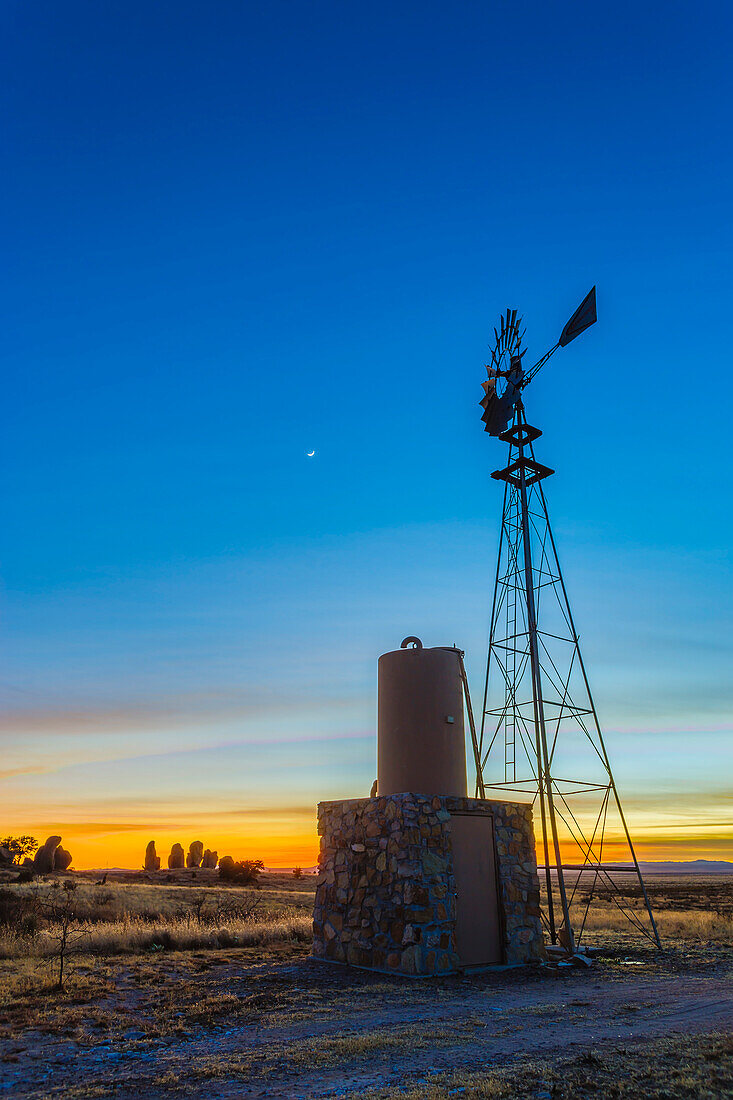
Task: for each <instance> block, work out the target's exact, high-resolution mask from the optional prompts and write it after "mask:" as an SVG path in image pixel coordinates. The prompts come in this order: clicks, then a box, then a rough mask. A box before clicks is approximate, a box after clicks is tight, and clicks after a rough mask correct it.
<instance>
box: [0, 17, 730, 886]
mask: <svg viewBox="0 0 733 1100" xmlns="http://www.w3.org/2000/svg"><path fill="white" fill-rule="evenodd" d="M2 21H3V34H2V37H1V39H0V51H1V52H2V58H1V61H2V65H1V71H2V74H3V76H2V80H1V84H0V86H1V87H2V97H3V104H2V115H1V116H0V118H1V121H0V126H1V127H2V134H1V137H2V142H1V147H2V150H3V154H2V158H3V170H2V200H3V201H2V204H0V218H2V239H3V246H4V247H3V252H4V258H5V259H4V264H3V276H2V278H3V287H2V297H1V299H0V300H1V301H2V306H3V311H4V319H3V335H4V341H3V342H4V363H5V367H4V384H3V401H2V418H3V424H2V431H1V432H0V448H1V449H2V455H1V458H0V469H1V470H2V521H3V522H2V529H1V532H0V540H1V548H2V558H1V561H0V580H1V582H2V592H1V594H0V611H1V612H2V622H1V625H0V662H1V664H0V687H1V691H2V701H3V713H4V718H3V719H2V733H0V737H1V738H2V742H1V744H2V757H3V761H4V763H3V769H2V771H3V780H2V782H3V787H4V791H3V798H2V801H3V802H4V804H5V807H6V815H7V820H6V821H3V822H0V825H7V827H8V828H13V829H15V828H19V827H22V826H25V825H32V826H33V827H34V828H37V829H38V830H42V829H43V828H45V827H46V826H48V829H49V831H50V829H51V828H52V827H53V826H54V823H59V822H60V823H62V824H63V825H64V826H65V828H66V833H67V835H69V836H76V837H77V838H78V839H77V841H76V847H75V851H77V852H78V855H79V858H78V859H77V862H78V863H79V864H81V865H83V863H84V861H85V860H86V861H87V862H89V861H93V862H94V861H96V862H97V863H98V862H100V861H103V860H104V859H107V860H109V859H118V858H119V859H120V860H123V859H128V860H129V859H133V860H134V859H136V858H137V856H136V855H135V854H134V853H136V852H137V850H138V849H139V848H140V845H141V843H142V842H144V841H146V840H147V839H148V837H149V835H160V836H167V835H168V832H167V830H168V831H169V830H171V829H173V830H175V829H178V830H179V832H180V831H181V829H182V830H183V832H184V833H186V835H188V832H186V830H188V831H189V832H190V829H189V824H190V828H194V826H195V827H197V828H202V829H204V830H208V832H206V835H205V836H204V839H205V840H206V842H207V844H208V842H209V838H213V840H216V839H217V837H218V838H219V840H220V843H221V844H223V843H227V842H229V841H231V843H232V844H234V843H235V842H236V841H237V840H238V839H239V840H241V845H242V846H243V849H244V848H246V849H247V850H248V851H249V850H251V849H252V846H253V845H259V846H260V847H259V848H258V851H260V850H261V851H262V852H264V853H265V854H266V856H267V858H269V859H270V862H277V858H280V861H281V862H284V863H287V862H292V860H293V859H295V858H304V859H305V858H308V859H310V858H312V852H313V851H314V843H313V832H314V822H313V805H314V803H315V802H316V801H317V800H318V799H319V798H323V797H337V796H350V795H356V794H361V793H364V792H366V791H368V789H369V786H370V784H371V781H372V778H373V773H374V741H373V734H374V725H375V679H376V658H377V655H378V654H379V653H380V652H382V651H383V650H385V649H390V648H393V647H394V646H395V645H396V644H398V643H399V641H400V639H401V638H402V637H403V636H404V635H405V634H411V633H417V634H420V635H421V636H422V637H423V639H424V640H425V642H426V644H451V643H453V642H454V641H455V642H457V643H458V644H460V645H461V646H463V647H465V648H466V650H467V655H468V664H469V672H470V674H471V677H472V682H473V684H474V690H475V691H478V684H479V681H480V680H481V676H482V665H483V663H484V661H485V646H486V634H487V626H488V612H489V607H488V604H489V599H490V587H491V582H492V571H493V561H494V556H495V552H496V541H497V539H496V536H497V529H498V520H499V507H500V489H499V487H498V485H497V484H496V483H495V482H492V481H491V480H490V479H489V477H488V474H489V472H490V471H491V470H492V469H494V468H496V466H497V465H499V464H500V463H501V461H502V458H503V453H502V449H501V447H500V446H499V445H498V444H497V443H496V442H495V441H492V440H490V439H489V438H488V437H487V436H485V435H484V434H483V432H482V430H481V428H482V425H481V423H480V420H479V414H480V410H479V409H478V405H477V402H478V399H479V397H480V396H481V391H480V388H479V383H480V381H481V380H482V378H483V377H484V373H483V363H484V362H485V360H486V358H487V355H488V351H487V344H488V341H489V335H490V333H491V329H492V326H493V324H494V323H495V320H496V315H497V314H498V312H499V311H500V310H501V309H503V308H506V306H507V305H512V306H517V307H519V308H520V310H521V311H522V312H523V313H524V315H525V320H526V324H527V342H528V344H529V348H530V355H532V354H533V353H536V358H539V356H540V355H541V354H542V353H543V352H544V350H545V349H546V348H547V347H548V346H549V345H551V344H553V343H554V342H555V340H556V339H557V336H558V334H559V331H560V328H561V327H562V325H563V323H564V322H565V320H566V319H567V317H568V316H569V315H570V313H571V312H572V311H573V310H574V309H575V307H576V305H577V304H578V303H579V301H580V300H581V298H582V297H583V296H584V295H585V293H586V292H587V290H588V289H589V287H590V286H591V285H592V284H593V283H597V285H598V310H599V322H598V324H597V325H596V326H595V327H594V328H592V329H591V330H589V331H588V332H587V333H586V334H584V335H583V336H582V337H581V338H580V339H579V340H578V341H576V342H575V343H573V344H572V345H570V346H569V347H568V348H567V349H565V350H564V351H563V352H561V353H559V354H558V355H557V356H556V357H555V359H553V361H552V363H551V365H550V366H548V367H547V369H546V371H544V372H543V373H542V374H541V375H540V376H539V377H538V379H537V381H536V382H534V383H533V385H532V388H531V390H530V391H529V392H528V397H527V407H528V414H529V416H530V419H531V420H533V421H534V422H536V423H539V424H540V426H542V427H543V429H544V436H543V438H542V440H541V441H540V443H539V445H538V457H539V458H540V459H541V460H542V461H545V462H547V463H548V464H549V465H550V466H552V467H554V468H555V469H556V470H557V471H558V472H557V475H556V476H555V477H554V478H552V480H551V482H549V483H548V486H547V492H548V496H549V500H550V506H551V508H552V513H553V516H554V522H555V526H556V530H557V536H558V543H559V550H560V553H561V557H562V560H563V564H564V568H565V571H566V574H567V581H568V587H569V590H570V595H571V598H572V599H573V602H574V607H575V612H576V618H577V621H578V627H579V630H580V631H581V634H582V639H583V643H584V646H585V651H586V660H587V663H588V665H589V667H590V670H591V676H592V681H593V684H594V686H595V689H596V694H597V702H598V704H599V707H600V710H601V715H602V717H603V719H604V722H605V725H606V727H607V729H608V733H609V746H610V750H611V754H612V757H613V759H614V760H615V761H616V764H617V768H618V772H619V780H620V785H621V787H622V791H623V790H625V791H626V792H627V802H628V803H629V807H630V817H631V820H632V824H635V826H636V831H637V833H638V835H639V837H640V845H641V848H642V851H643V852H646V853H648V854H655V855H656V854H660V853H662V852H664V853H667V854H672V855H674V854H675V853H678V852H683V854H684V853H694V854H696V855H700V854H710V853H715V854H720V853H722V852H726V853H727V854H731V853H733V840H731V836H733V826H732V825H731V821H732V820H733V812H732V805H731V803H732V801H733V799H731V794H730V776H731V765H732V764H733V759H732V756H733V754H732V753H731V748H730V733H731V709H730V704H731V677H730V667H731V650H732V648H733V646H732V644H731V567H730V553H729V547H730V543H731V533H732V531H731V528H732V524H731V504H730V499H731V498H730V494H731V484H730V482H731V478H730V459H729V452H730V441H729V436H730V424H731V396H732V394H733V382H732V381H731V364H730V361H729V360H730V354H729V339H730V333H729V330H730V322H731V306H730V300H731V289H732V287H731V260H730V257H731V254H732V246H733V240H732V238H733V232H732V220H731V177H732V176H733V147H732V144H731V136H730V135H731V105H732V104H733V77H732V76H731V66H730V41H731V34H732V33H733V14H732V13H731V8H730V6H729V5H727V4H724V3H706V2H702V3H695V4H692V3H666V4H664V5H662V4H659V3H657V4H641V5H640V4H638V3H635V4H631V3H618V4H615V5H611V6H605V7H603V6H599V5H589V4H580V3H564V4H553V3H550V4H547V3H539V2H537V3H515V4H511V5H510V4H503V3H502V4H486V3H483V4H479V3H461V4H448V3H429V2H428V3H426V2H422V3H420V4H417V3H414V4H413V3H399V2H398V3H392V4H370V5H355V4H337V3H330V2H329V3H325V2H294V0H290V2H288V3H283V2H279V0H271V2H270V3H268V4H254V3H244V2H240V3H233V2H221V3H217V4H203V3H198V4H194V3H185V2H177V3H175V4H174V3H170V2H160V3H154V4H148V3H146V4H143V3H139V2H138V3H126V4H122V3H111V2H108V3H104V4H95V3H92V2H87V3H76V2H70V3H65V4H62V5H59V4H55V3H49V2H37V3H34V4H24V3H20V2H19V0H11V2H8V3H6V4H5V5H4V8H3V13H2ZM313 449H315V451H316V454H315V456H314V457H313V458H312V459H311V458H307V457H306V452H307V451H310V450H313ZM217 814H219V815H221V820H222V825H221V828H219V826H218V825H215V824H213V823H215V821H216V815H217ZM196 815H199V816H198V817H197V816H196ZM217 830H219V831H218V832H217ZM143 834H144V837H143ZM173 838H174V839H178V835H177V834H176V835H175V836H174V837H173ZM181 838H182V839H183V836H182V837H181ZM232 838H233V839H232ZM190 839H192V836H191V837H190ZM268 844H269V845H270V847H269V848H268V847H267V845H268ZM298 845H300V847H298ZM212 846H214V845H213V844H212ZM131 853H132V854H131ZM278 853H279V857H278ZM252 854H255V853H254V852H252ZM291 857H292V858H291Z"/></svg>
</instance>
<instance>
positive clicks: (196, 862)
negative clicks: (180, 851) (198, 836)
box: [186, 840, 204, 867]
mask: <svg viewBox="0 0 733 1100" xmlns="http://www.w3.org/2000/svg"><path fill="white" fill-rule="evenodd" d="M203 856H204V846H203V844H202V843H201V841H200V840H194V841H193V843H192V844H191V845H190V846H189V849H188V855H187V856H186V866H187V867H200V866H201V860H202V859H203Z"/></svg>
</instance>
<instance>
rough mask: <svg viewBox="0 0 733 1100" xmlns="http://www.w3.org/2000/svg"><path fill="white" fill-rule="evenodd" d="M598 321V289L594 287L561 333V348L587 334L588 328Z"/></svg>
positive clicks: (559, 341)
mask: <svg viewBox="0 0 733 1100" xmlns="http://www.w3.org/2000/svg"><path fill="white" fill-rule="evenodd" d="M597 320H598V315H597V313H596V288H595V287H592V288H591V290H589V291H588V293H587V294H586V296H585V298H584V299H583V301H582V302H581V303H580V305H579V306H578V308H577V309H576V311H575V313H574V314H573V316H572V317H571V318H570V320H569V321H568V323H567V324H566V326H565V328H564V329H563V330H562V332H561V333H560V339H559V340H558V344H559V345H560V347H561V348H564V347H565V345H566V344H569V343H570V341H571V340H574V339H575V337H576V336H580V334H581V332H585V330H586V329H587V328H590V326H591V325H594V324H595V323H596V321H597Z"/></svg>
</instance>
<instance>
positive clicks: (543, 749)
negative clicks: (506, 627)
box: [517, 405, 575, 951]
mask: <svg viewBox="0 0 733 1100" xmlns="http://www.w3.org/2000/svg"><path fill="white" fill-rule="evenodd" d="M517 424H518V425H519V426H520V427H521V424H522V407H521V405H520V406H519V407H518V410H517ZM523 458H524V444H523V443H522V442H521V436H520V442H519V459H520V464H519V495H520V501H521V505H522V544H523V548H524V584H525V595H526V599H527V631H528V634H529V659H530V666H531V672H532V694H533V706H534V716H535V723H534V726H535V739H536V746H537V777H538V779H539V790H540V798H542V791H543V788H544V793H545V796H546V798H547V810H548V816H549V818H550V829H551V832H552V846H553V849H554V853H555V871H556V874H557V886H558V890H559V892H560V904H561V906H562V914H563V921H564V925H565V934H566V936H567V940H568V942H567V947H568V949H569V950H570V951H574V950H575V941H574V937H573V929H572V925H571V923H570V910H569V907H568V899H567V892H566V890H565V876H564V874H563V867H562V858H561V856H560V842H559V839H558V835H557V821H556V819H555V803H554V800H553V797H552V777H551V775H550V759H549V755H548V752H547V730H546V727H545V708H544V705H543V701H542V674H541V672H540V660H539V653H538V650H537V615H536V612H535V601H534V576H533V573H532V547H531V545H530V538H531V533H530V525H529V509H528V507H527V480H526V472H525V468H524V465H523V464H522V459H523ZM540 808H541V809H542V805H541V804H540ZM542 817H543V822H542V833H543V840H544V844H545V875H546V879H547V906H548V916H549V917H550V928H551V936H552V942H553V943H555V936H554V934H553V933H554V920H553V909H552V884H551V877H550V867H549V861H548V853H547V829H546V824H545V821H544V813H543V815H542Z"/></svg>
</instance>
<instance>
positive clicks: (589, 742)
mask: <svg viewBox="0 0 733 1100" xmlns="http://www.w3.org/2000/svg"><path fill="white" fill-rule="evenodd" d="M595 321H596V288H595V287H593V288H592V290H591V291H590V292H589V293H588V294H587V295H586V297H585V298H584V300H583V301H582V302H581V304H580V306H579V307H578V309H577V310H576V311H575V313H574V314H573V315H572V317H571V318H570V320H569V321H568V322H567V324H566V325H565V327H564V328H563V330H562V332H561V334H560V338H559V340H558V341H557V343H556V344H555V345H554V346H553V347H551V348H550V350H549V351H548V352H546V353H545V355H543V356H542V358H541V359H539V360H538V361H537V362H536V363H535V364H534V366H532V367H529V368H525V366H524V356H525V352H526V348H524V347H523V346H522V341H523V338H524V330H523V329H522V319H521V317H518V316H517V310H516V309H508V310H507V311H506V316H502V317H501V319H500V322H499V326H498V327H497V328H495V329H494V345H493V348H492V351H491V362H490V363H489V364H487V367H486V369H487V373H488V380H487V381H486V382H483V383H482V386H483V389H484V397H483V399H482V400H481V406H482V408H483V410H484V412H483V416H482V418H481V419H482V420H483V422H484V425H485V430H486V431H487V432H488V433H489V434H490V435H492V436H496V437H498V438H499V439H500V440H501V441H502V442H504V443H507V444H508V446H509V454H508V460H507V464H506V466H505V467H504V468H503V469H500V470H496V471H494V473H492V475H491V476H492V477H493V478H495V479H496V480H498V481H502V482H504V503H503V508H502V524H501V534H500V538H499V553H498V560H497V567H496V576H495V582H494V596H493V601H492V609H491V626H490V632H489V653H488V660H487V664H486V681H485V687H484V701H483V714H482V719H481V729H480V734H479V736H478V738H476V737H475V736H474V737H473V748H474V757H475V763H476V788H477V789H476V793H477V796H479V797H481V798H485V797H486V796H487V791H493V792H495V793H496V792H502V793H504V794H505V795H507V794H509V793H510V792H514V793H517V794H519V793H521V794H530V795H532V798H533V801H535V802H537V803H538V804H539V816H540V826H541V833H542V836H541V844H542V853H543V858H544V877H545V888H546V893H547V912H546V914H544V915H543V919H544V920H545V922H546V925H547V930H548V932H549V935H550V939H551V942H552V943H553V944H559V945H560V946H561V947H562V948H564V949H566V950H569V951H574V950H575V949H576V946H577V945H578V944H579V943H580V941H581V939H582V936H583V933H584V930H585V926H586V920H587V915H588V911H589V906H590V903H591V900H592V899H593V897H594V896H596V895H597V894H602V895H603V896H605V897H607V898H609V899H611V900H612V901H613V903H614V904H615V905H616V906H618V909H619V910H620V911H621V912H622V913H624V914H625V916H627V917H628V919H629V920H630V921H631V922H632V924H634V925H635V927H636V928H637V929H638V931H639V932H641V933H642V934H643V935H644V936H646V937H648V938H649V939H650V940H651V941H652V942H653V943H655V944H656V945H657V947H661V943H660V940H659V933H658V931H657V927H656V924H655V921H654V914H653V913H652V909H651V905H650V902H649V897H648V894H647V891H646V886H645V884H644V880H643V877H642V874H641V869H640V867H639V863H638V860H637V858H636V853H635V852H634V846H633V843H632V840H631V835H630V833H629V829H628V826H627V823H626V818H625V816H624V812H623V809H622V806H621V800H620V798H619V794H618V790H617V788H616V783H615V780H614V777H613V773H612V770H611V763H610V760H609V757H608V753H607V751H606V746H605V742H604V739H603V733H602V730H601V725H600V722H599V720H598V715H597V713H596V708H595V704H594V702H593V696H592V694H591V689H590V684H589V681H588V676H587V674H586V669H585V665H584V663H583V658H582V654H581V651H580V643H579V640H578V633H577V631H576V628H575V622H574V620H573V615H572V611H571V608H570V602H569V599H568V594H567V590H566V588H565V581H564V579H563V575H562V571H561V568H560V562H559V559H558V555H557V548H556V545H555V539H554V535H553V532H552V528H551V525H550V519H549V515H548V510H547V500H546V497H545V493H544V489H543V481H545V480H546V478H548V477H549V476H550V475H551V474H553V473H554V471H553V470H551V469H550V468H549V467H547V466H543V465H542V464H541V463H540V462H538V461H537V459H536V457H535V452H534V443H535V441H536V440H537V439H539V437H540V436H541V435H542V432H541V431H540V430H539V429H538V428H536V427H533V426H532V425H531V424H529V423H528V421H527V418H526V416H525V410H524V402H523V394H524V391H525V389H526V388H527V386H528V385H529V383H530V382H531V381H532V379H533V378H534V377H535V376H536V375H537V373H538V371H540V370H541V369H542V367H543V366H544V365H545V364H546V363H547V362H548V360H549V359H550V358H551V356H552V355H554V353H555V352H556V351H557V350H558V348H563V347H565V346H566V345H567V344H569V343H570V342H571V340H574V339H575V338H576V337H577V336H579V335H580V334H581V333H582V332H584V331H585V330H586V329H587V328H589V327H590V325H592V324H594V323H595ZM471 725H472V726H473V722H472V723H471ZM561 840H562V842H563V847H564V848H565V851H566V853H567V852H568V851H572V852H574V853H576V859H575V860H573V861H568V860H567V856H566V859H565V862H563V855H562V853H561ZM609 848H610V849H611V851H612V852H613V853H614V854H617V853H618V850H619V849H621V850H625V852H626V853H628V856H629V857H630V867H631V869H632V870H633V873H634V874H635V875H636V877H637V878H638V883H639V890H640V896H641V897H642V898H643V903H644V906H645V908H646V917H648V921H647V919H646V918H645V917H644V914H643V910H641V911H640V910H638V909H634V908H631V906H630V905H628V903H627V899H626V896H625V894H624V893H622V892H621V891H620V889H619V881H618V876H617V875H616V874H615V873H614V870H613V869H612V868H610V867H609V866H608V862H609V861H608V853H609ZM604 854H605V855H606V863H605V864H604ZM574 871H575V872H577V875H576V877H575V881H574V882H573V881H571V880H572V872H574ZM553 872H554V883H553ZM589 883H590V890H589V891H588V884H589ZM576 896H577V897H578V898H579V899H580V900H581V905H580V906H579V907H578V908H579V909H582V903H585V910H584V912H583V915H582V917H580V918H579V919H578V921H576V922H575V923H576V925H577V927H573V922H572V921H571V915H570V910H571V906H572V905H573V903H574V902H575V900H576ZM558 902H559V906H558ZM576 911H577V910H576Z"/></svg>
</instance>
